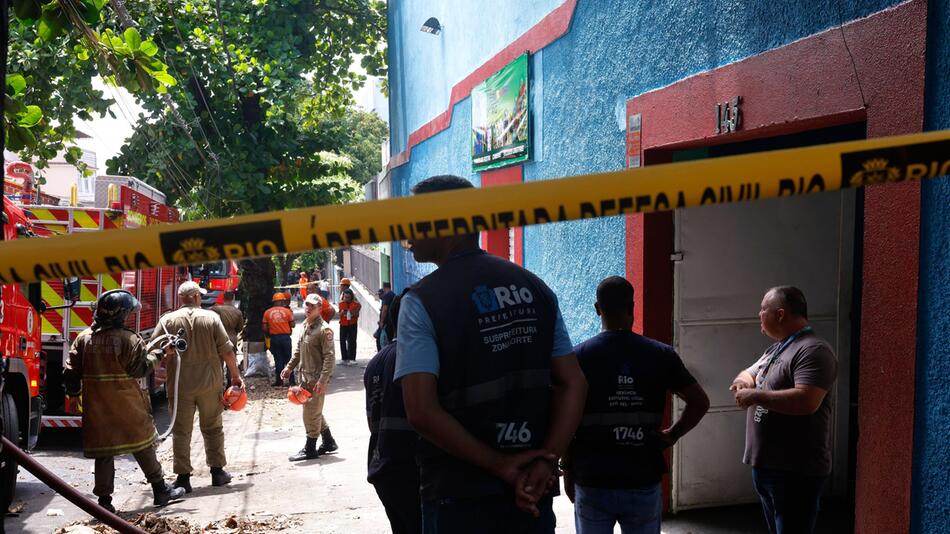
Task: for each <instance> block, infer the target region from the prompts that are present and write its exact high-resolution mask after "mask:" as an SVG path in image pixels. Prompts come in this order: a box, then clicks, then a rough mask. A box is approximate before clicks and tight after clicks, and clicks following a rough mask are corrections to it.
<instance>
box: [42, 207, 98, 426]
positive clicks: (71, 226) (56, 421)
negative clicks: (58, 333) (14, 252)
mask: <svg viewBox="0 0 950 534" xmlns="http://www.w3.org/2000/svg"><path fill="white" fill-rule="evenodd" d="M27 209H29V207H27ZM48 209H49V210H50V211H52V210H64V211H66V213H67V215H68V217H67V219H66V220H65V221H61V220H59V219H54V220H45V219H35V220H34V222H36V223H37V224H40V225H42V226H47V227H52V226H62V227H64V229H63V231H62V232H61V233H62V234H72V233H83V232H99V231H102V230H104V229H105V226H104V225H105V213H103V214H102V215H101V216H100V217H99V225H98V227H97V228H83V227H80V226H78V225H77V224H75V215H74V211H75V210H77V209H84V208H76V207H71V206H51V207H50V208H48ZM57 233H60V232H57ZM100 294H102V275H99V276H96V295H100ZM92 304H93V303H92V302H76V305H77V306H91V305H92ZM85 329H86V326H85V325H73V324H72V313H71V310H68V309H67V310H66V311H65V313H63V330H62V338H63V339H62V345H61V349H60V350H62V354H63V360H64V362H65V359H66V355H67V354H69V347H70V344H71V342H72V339H73V336H72V334H73V333H76V334H78V333H79V332H82V331H83V330H85ZM42 426H43V427H44V428H80V427H82V416H81V415H44V416H43V422H42Z"/></svg>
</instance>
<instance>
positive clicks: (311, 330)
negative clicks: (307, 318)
mask: <svg viewBox="0 0 950 534" xmlns="http://www.w3.org/2000/svg"><path fill="white" fill-rule="evenodd" d="M298 365H299V366H300V368H299V369H297V366H298ZM335 365H336V354H335V353H334V349H333V330H330V328H329V327H328V326H326V325H325V324H324V322H323V321H319V320H318V321H315V322H313V323H310V324H307V323H304V328H303V331H302V332H301V333H300V337H298V338H297V348H296V349H294V357H293V358H292V359H291V360H290V363H288V364H287V368H288V369H290V370H294V369H297V382H298V383H299V384H301V385H302V386H304V387H305V388H307V389H308V390H310V389H312V388H313V385H314V384H315V383H316V382H320V383H321V384H323V385H324V386H325V385H327V384H328V383H329V382H330V376H332V375H333V367H334V366H335Z"/></svg>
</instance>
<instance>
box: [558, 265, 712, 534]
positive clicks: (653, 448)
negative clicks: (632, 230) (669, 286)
mask: <svg viewBox="0 0 950 534" xmlns="http://www.w3.org/2000/svg"><path fill="white" fill-rule="evenodd" d="M594 309H595V310H596V311H597V315H599V316H600V322H601V325H602V329H603V331H602V332H601V333H600V334H598V335H596V336H594V337H593V338H591V339H589V340H587V341H585V342H584V343H581V344H580V345H578V346H576V347H574V352H575V353H576V354H577V359H578V361H579V362H580V366H581V368H582V369H583V370H584V376H586V377H587V383H588V384H589V389H588V390H587V403H586V405H585V408H584V418H583V419H582V420H581V425H580V428H578V429H577V435H576V436H575V438H574V442H573V443H572V444H571V448H570V452H569V454H568V457H567V458H565V459H564V461H563V466H562V467H563V470H564V487H565V491H566V492H567V496H568V498H570V499H571V501H572V502H574V507H575V508H574V520H575V524H576V526H577V532H578V534H593V533H596V534H599V533H611V532H613V531H614V524H615V523H618V522H619V523H620V528H621V530H622V531H623V532H624V534H627V533H637V534H647V533H653V534H659V533H660V518H661V515H662V512H663V510H662V503H663V498H662V494H661V491H660V481H661V479H662V478H663V474H664V473H666V471H667V467H666V460H665V458H664V457H663V451H664V449H666V448H667V447H669V446H671V445H673V444H674V443H676V441H677V440H678V439H679V438H681V437H682V436H683V435H684V434H686V433H687V432H689V431H690V430H691V429H692V428H693V427H695V426H696V424H697V423H699V421H700V419H702V418H703V415H705V414H706V410H708V409H709V398H708V397H707V396H706V392H705V391H703V388H702V387H700V385H699V384H697V383H696V379H695V378H693V376H692V375H691V374H690V373H689V371H687V370H686V367H685V366H683V362H682V360H680V357H679V356H678V355H677V354H676V352H674V351H673V348H672V347H670V346H668V345H664V344H663V343H660V342H659V341H654V340H652V339H650V338H647V337H643V336H641V335H638V334H635V333H634V332H633V331H632V330H633V286H632V285H630V282H628V281H627V280H625V279H624V278H621V277H619V276H610V277H608V278H606V279H604V280H603V281H602V282H601V283H600V285H598V286H597V302H596V303H595V304H594ZM669 392H673V393H675V394H676V395H677V396H678V397H680V398H682V399H683V400H684V401H686V409H685V410H684V411H683V415H682V416H680V418H679V421H677V422H676V424H674V425H673V426H671V427H669V428H666V429H663V428H662V427H661V425H662V423H663V412H664V408H665V407H666V402H667V395H668V394H669Z"/></svg>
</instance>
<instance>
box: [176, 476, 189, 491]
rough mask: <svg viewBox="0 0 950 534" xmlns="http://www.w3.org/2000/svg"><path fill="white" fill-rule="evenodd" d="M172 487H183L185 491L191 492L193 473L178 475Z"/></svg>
mask: <svg viewBox="0 0 950 534" xmlns="http://www.w3.org/2000/svg"><path fill="white" fill-rule="evenodd" d="M172 487H173V488H181V489H183V490H185V493H191V475H178V477H177V478H176V479H175V483H174V484H172Z"/></svg>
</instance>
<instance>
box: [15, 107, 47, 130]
mask: <svg viewBox="0 0 950 534" xmlns="http://www.w3.org/2000/svg"><path fill="white" fill-rule="evenodd" d="M42 118H43V110H42V109H40V107H39V106H32V105H30V106H26V109H25V110H24V111H22V112H20V113H18V114H17V126H21V127H23V128H32V127H34V126H36V124H37V123H39V122H40V120H41V119H42Z"/></svg>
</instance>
